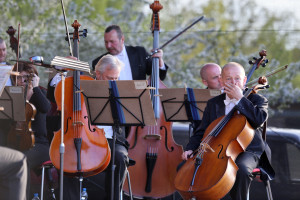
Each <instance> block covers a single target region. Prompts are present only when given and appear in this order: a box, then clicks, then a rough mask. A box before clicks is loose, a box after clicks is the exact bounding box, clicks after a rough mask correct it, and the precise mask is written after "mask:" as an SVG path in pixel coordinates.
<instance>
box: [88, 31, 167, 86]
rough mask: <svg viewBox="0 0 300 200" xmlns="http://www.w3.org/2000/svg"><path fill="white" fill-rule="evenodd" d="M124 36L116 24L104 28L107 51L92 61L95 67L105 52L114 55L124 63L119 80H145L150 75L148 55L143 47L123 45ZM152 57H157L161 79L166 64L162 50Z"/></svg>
mask: <svg viewBox="0 0 300 200" xmlns="http://www.w3.org/2000/svg"><path fill="white" fill-rule="evenodd" d="M124 41H125V37H124V35H123V32H122V30H121V28H120V27H119V26H117V25H111V26H109V27H107V28H106V29H105V33H104V42H105V48H106V50H107V51H108V52H107V53H105V54H103V55H101V56H99V57H98V58H96V59H95V60H93V62H92V67H93V69H95V66H96V64H97V63H98V61H99V60H100V58H102V57H103V56H104V55H106V54H111V55H113V56H116V57H117V58H119V59H120V60H121V61H122V62H123V63H124V69H123V70H122V71H121V73H120V77H119V80H145V79H146V75H151V71H152V60H151V59H146V57H147V56H148V55H149V54H148V53H147V51H146V49H145V48H144V47H140V46H135V47H133V46H125V45H124ZM152 57H157V58H159V68H160V72H159V76H160V79H161V80H164V79H165V78H166V74H167V69H168V66H166V65H165V64H164V61H163V59H162V57H163V51H162V50H161V49H159V50H158V52H157V53H156V54H154V55H153V56H152Z"/></svg>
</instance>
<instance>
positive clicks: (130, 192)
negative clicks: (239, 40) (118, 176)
mask: <svg viewBox="0 0 300 200" xmlns="http://www.w3.org/2000/svg"><path fill="white" fill-rule="evenodd" d="M127 183H128V190H129V196H130V200H133V197H132V191H131V184H130V175H129V171H128V170H127Z"/></svg>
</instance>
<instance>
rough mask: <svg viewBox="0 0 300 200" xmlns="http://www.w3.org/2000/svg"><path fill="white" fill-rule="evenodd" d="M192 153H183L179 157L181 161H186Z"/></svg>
mask: <svg viewBox="0 0 300 200" xmlns="http://www.w3.org/2000/svg"><path fill="white" fill-rule="evenodd" d="M192 153H193V151H192V150H188V151H185V152H183V153H182V155H181V158H182V160H187V159H188V158H190V157H191V156H192Z"/></svg>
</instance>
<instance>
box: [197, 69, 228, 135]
mask: <svg viewBox="0 0 300 200" xmlns="http://www.w3.org/2000/svg"><path fill="white" fill-rule="evenodd" d="M200 77H201V80H202V83H203V84H204V85H205V86H206V89H215V90H221V89H222V86H221V79H220V78H221V67H220V66H219V65H218V64H216V63H206V64H204V65H203V66H202V67H201V69H200ZM200 123H201V120H194V121H193V122H192V123H191V125H192V127H193V130H196V129H197V127H199V126H200Z"/></svg>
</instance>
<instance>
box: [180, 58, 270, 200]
mask: <svg viewBox="0 0 300 200" xmlns="http://www.w3.org/2000/svg"><path fill="white" fill-rule="evenodd" d="M246 80H247V77H246V76H245V71H244V68H243V66H242V65H240V64H239V63H235V62H230V63H228V64H226V65H225V66H224V67H223V69H222V73H221V83H222V86H223V87H224V93H223V94H221V95H219V96H217V97H214V98H212V99H210V100H209V101H208V103H207V106H206V108H205V111H204V114H203V120H202V123H201V125H200V127H199V128H198V129H197V130H196V132H195V134H194V135H193V136H192V137H191V138H190V140H189V143H188V144H187V146H186V149H185V152H184V153H183V154H182V159H183V160H187V159H188V157H189V156H191V154H192V152H193V151H194V150H195V149H197V148H198V147H199V145H200V142H201V139H202V137H203V134H204V132H205V130H206V129H207V127H208V126H209V125H210V124H211V123H212V122H213V121H214V120H215V119H217V118H218V117H220V116H222V115H225V114H227V113H228V112H229V111H230V110H231V109H232V108H233V107H234V106H236V109H237V111H238V112H239V113H240V114H242V115H244V116H245V117H246V118H247V120H248V122H249V123H250V125H251V126H252V128H253V129H254V130H255V135H254V138H253V140H252V142H251V143H250V144H249V146H248V147H247V149H246V151H244V152H242V153H240V154H239V155H238V157H237V158H236V160H235V163H236V164H237V166H238V168H239V169H238V171H237V175H236V181H235V184H234V186H233V188H232V189H231V191H230V193H229V194H230V196H231V198H232V199H235V200H239V199H247V194H248V190H249V186H250V183H251V181H252V177H251V173H252V170H253V169H254V168H256V167H257V166H258V164H259V160H260V157H261V155H262V154H263V152H264V151H265V150H266V148H267V146H268V145H267V144H266V143H265V141H264V140H263V138H262V131H263V128H262V127H263V124H264V123H265V122H266V120H267V118H268V101H267V99H266V98H265V97H263V96H262V95H260V94H250V95H249V96H248V98H246V97H243V89H244V85H245V83H246ZM203 162H205V161H203Z"/></svg>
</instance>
